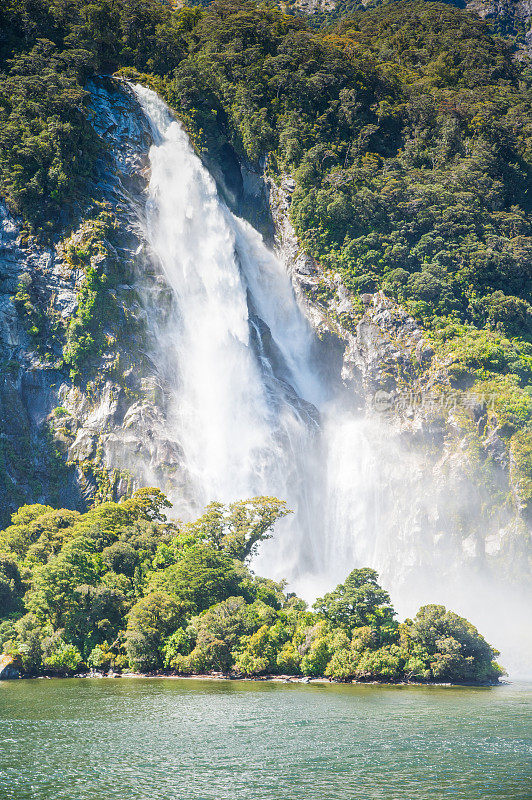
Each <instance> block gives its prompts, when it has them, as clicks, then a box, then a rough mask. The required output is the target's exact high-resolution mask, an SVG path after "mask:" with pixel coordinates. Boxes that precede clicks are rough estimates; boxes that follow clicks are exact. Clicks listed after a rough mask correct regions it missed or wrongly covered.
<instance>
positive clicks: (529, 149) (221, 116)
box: [0, 0, 532, 485]
mask: <svg viewBox="0 0 532 800" xmlns="http://www.w3.org/2000/svg"><path fill="white" fill-rule="evenodd" d="M353 9H354V10H355V13H354V15H353V16H352V17H351V18H349V19H343V20H341V21H340V22H337V23H335V24H334V25H331V26H330V27H328V28H324V29H319V30H315V29H311V28H309V27H308V26H307V23H306V22H305V21H304V20H303V19H300V18H297V17H294V16H293V15H290V14H288V13H284V12H283V11H281V10H279V9H277V8H274V7H266V6H263V5H260V6H258V5H256V4H254V3H252V2H235V0H216V2H214V3H212V4H210V5H209V6H208V7H205V8H202V7H198V6H195V7H192V8H187V7H184V8H177V7H175V6H173V5H172V4H169V3H163V2H159V0H139V1H138V2H132V0H93V2H90V3H89V2H86V0H20V2H14V0H10V2H8V3H7V4H4V5H3V7H2V9H1V10H0V27H1V28H2V31H3V35H2V38H1V39H0V123H1V124H0V189H1V191H2V193H3V195H4V196H5V198H6V200H7V202H8V204H9V206H10V208H11V209H12V211H14V212H15V213H18V214H19V215H21V216H22V218H23V219H24V220H25V222H26V225H27V226H28V228H29V229H31V230H33V231H37V232H38V231H40V232H41V233H44V234H51V233H53V232H54V231H56V232H57V231H59V230H62V231H63V232H64V231H65V226H66V229H67V230H68V225H70V224H71V223H72V222H73V220H74V219H75V218H76V216H78V217H79V215H80V214H81V213H82V211H83V206H84V197H83V193H84V191H85V189H86V186H87V181H88V180H89V179H90V177H91V175H92V174H93V170H94V164H95V159H96V156H97V153H98V152H99V150H101V148H102V147H105V143H103V142H101V141H98V139H97V137H96V135H95V133H94V131H93V129H92V127H91V126H90V122H89V119H88V117H89V114H88V111H87V94H86V92H85V91H84V89H83V86H84V83H85V81H86V79H87V78H88V77H90V76H91V75H93V74H95V73H102V72H104V73H110V72H113V71H115V70H122V72H123V74H128V70H129V74H132V75H137V76H138V75H139V74H142V75H143V76H144V79H145V80H146V81H148V82H151V83H152V85H154V86H156V87H157V89H158V90H159V91H160V92H161V93H162V94H164V96H165V98H166V99H167V101H168V102H169V103H170V104H171V105H172V106H173V108H174V109H175V110H176V113H177V114H178V115H179V116H180V117H181V118H182V119H183V121H184V123H185V125H186V126H187V129H188V130H189V132H190V134H191V136H192V138H193V141H194V142H195V144H196V147H197V148H198V149H200V150H203V151H204V152H208V154H209V155H210V157H211V158H212V159H214V160H216V161H218V162H219V163H220V162H223V161H224V159H226V158H227V157H228V154H229V153H231V151H235V152H236V153H237V154H238V155H239V156H240V157H241V158H245V159H248V160H249V161H250V162H252V163H254V164H257V165H258V164H259V162H260V163H262V161H261V160H262V159H263V158H265V157H266V158H267V169H268V170H269V172H270V174H271V175H272V176H273V177H274V178H275V177H277V176H278V175H279V174H281V173H287V172H289V173H291V174H292V175H293V176H294V178H295V181H296V187H295V191H294V193H293V195H292V202H291V217H292V221H293V223H294V225H295V228H296V231H297V234H298V236H299V239H300V241H301V242H302V244H303V246H304V247H305V248H306V249H307V250H308V251H309V252H310V253H311V254H312V255H313V256H314V257H316V258H317V259H318V261H319V262H320V264H321V265H322V267H323V269H324V270H325V272H327V271H331V272H339V273H340V274H341V276H342V278H343V282H344V284H345V285H346V286H347V287H348V289H349V290H350V291H351V293H352V295H353V297H355V298H356V297H357V296H358V295H359V294H360V293H364V292H370V291H374V290H376V289H379V288H383V289H384V290H385V291H386V292H387V293H388V294H389V295H391V296H393V297H395V298H396V299H397V300H398V301H399V302H400V303H401V304H402V305H404V306H405V307H406V308H407V310H408V311H409V312H410V313H412V314H413V315H414V316H415V317H416V318H417V319H418V320H420V321H421V322H422V323H423V324H424V326H425V327H426V329H427V330H428V332H429V335H430V336H431V338H432V343H433V347H434V349H435V351H436V355H437V359H436V361H435V364H436V365H437V367H438V368H439V367H440V366H441V365H443V366H444V367H445V368H450V375H451V378H452V381H453V382H454V385H455V386H457V387H459V388H470V387H472V386H473V387H474V388H475V390H477V391H478V393H479V394H480V395H481V396H483V397H485V396H486V395H489V396H490V397H491V398H492V401H493V402H492V403H491V409H492V419H493V425H494V427H495V428H498V430H499V431H500V433H501V435H502V436H503V438H505V439H506V440H507V442H508V450H509V451H510V449H511V447H512V445H511V442H510V439H511V437H512V435H514V434H515V433H516V431H520V433H519V436H520V439H519V441H520V442H521V439H522V437H523V436H525V437H528V440H530V436H531V433H530V431H531V425H532V400H531V394H530V385H531V382H532V273H531V271H530V263H531V262H532V229H531V222H530V198H529V192H528V188H527V187H528V185H529V182H530V178H531V165H532V113H531V99H532V94H531V88H530V84H529V82H528V77H527V76H528V72H527V68H526V65H524V67H523V66H522V65H520V64H519V63H518V62H516V61H515V59H514V58H513V54H512V49H511V46H510V44H508V43H507V42H505V41H504V40H502V39H500V38H497V37H495V36H493V35H491V33H490V28H489V27H488V25H487V24H486V23H484V22H482V21H480V20H479V19H478V18H477V17H475V16H474V15H472V14H469V13H466V12H464V11H461V10H459V9H458V8H455V7H453V6H450V5H444V4H440V3H426V2H421V1H419V2H407V0H402V1H401V2H397V3H390V4H384V5H382V6H379V7H377V8H369V9H367V10H365V11H362V10H361V9H360V8H359V9H358V10H356V9H355V7H353ZM30 277H31V276H30ZM98 280H99V279H98V276H96V275H93V274H92V273H90V272H87V280H86V284H85V288H84V294H83V296H82V298H81V300H82V303H81V305H80V312H79V314H78V317H77V318H76V320H73V322H72V326H71V329H70V330H69V336H68V345H67V348H66V351H65V356H66V358H65V363H66V364H67V366H68V367H69V369H70V370H71V371H72V374H73V375H74V376H76V375H78V374H79V365H80V362H81V361H82V360H83V358H84V357H85V355H86V354H87V353H88V352H89V351H91V350H94V349H96V350H97V349H98V343H97V341H96V339H97V337H98V331H99V326H100V323H99V320H98V319H97V317H98V315H99V314H102V309H103V308H104V307H105V303H101V302H93V300H94V298H96V297H97V298H98V299H99V300H100V299H101V298H103V294H104V291H102V289H104V287H102V286H101V285H100V284H99V283H98ZM96 284H97V285H96ZM18 302H19V305H20V307H21V308H22V309H23V312H24V314H25V315H26V317H27V322H28V329H29V330H30V331H32V332H33V333H34V334H38V333H39V330H40V326H42V324H43V319H42V317H43V313H44V312H43V310H42V309H38V308H37V307H36V306H35V303H34V302H33V301H32V294H31V283H28V280H27V279H26V282H25V283H24V284H23V285H21V287H20V292H19V295H18ZM89 317H90V321H89ZM354 321H356V320H354ZM89 328H92V329H93V330H89ZM78 333H79V336H78ZM95 337H96V338H95ZM523 431H524V433H522V432H523ZM516 448H517V450H519V452H522V449H523V446H522V445H521V444H519V446H518V445H517V444H516V445H515V447H514V449H516ZM516 463H517V462H516ZM521 472H522V470H521ZM525 473H526V469H525ZM523 475H524V473H523ZM525 477H526V475H525ZM525 477H523V476H521V473H520V476H519V481H521V484H523V485H524V483H523V481H524V480H525ZM525 482H526V481H525Z"/></svg>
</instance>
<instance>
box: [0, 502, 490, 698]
mask: <svg viewBox="0 0 532 800" xmlns="http://www.w3.org/2000/svg"><path fill="white" fill-rule="evenodd" d="M169 506H170V504H169V502H168V501H167V499H166V498H165V497H164V495H163V494H162V493H161V492H160V491H159V490H158V489H142V490H140V491H138V492H136V493H135V494H134V495H133V497H132V498H130V499H128V500H125V501H123V502H121V503H103V504H101V505H100V506H98V507H97V508H95V509H93V510H92V511H89V512H88V513H86V514H79V513H78V512H76V511H69V510H66V509H59V510H56V509H53V508H52V507H50V506H45V505H31V506H23V507H22V508H20V509H19V511H18V512H17V513H16V514H14V515H13V517H12V524H11V525H10V526H9V527H7V528H6V529H5V530H3V531H1V532H0V645H3V650H4V652H5V653H6V654H10V655H11V656H12V657H13V659H14V663H15V664H16V665H18V667H19V668H20V670H21V672H22V673H23V674H25V675H39V674H42V673H46V674H59V675H68V674H72V673H74V672H76V671H79V670H80V669H84V668H86V667H90V668H94V669H99V670H108V669H113V670H117V671H121V670H127V669H133V670H137V671H143V672H147V671H157V670H169V671H172V672H177V673H179V674H191V673H204V672H208V671H212V670H215V671H222V672H229V671H231V672H233V673H235V674H239V675H247V676H249V675H265V674H291V675H308V676H328V677H330V678H333V679H337V680H351V679H357V680H383V681H401V680H411V681H451V682H477V683H478V682H480V683H484V682H489V681H496V680H497V679H498V677H499V676H500V675H501V669H500V667H498V666H497V664H496V663H495V662H494V658H496V656H497V655H498V653H497V652H496V651H495V650H494V649H493V648H491V647H490V646H489V645H488V644H487V643H486V641H485V640H484V639H483V637H482V636H481V635H480V634H479V633H478V631H477V630H476V628H474V627H473V625H471V624H470V623H469V622H467V620H465V619H462V618H461V617H459V616H457V615H456V614H453V613H452V612H450V611H447V610H446V609H445V608H443V606H437V605H428V606H424V607H423V608H421V609H420V610H419V612H418V614H417V615H416V617H415V619H414V620H406V621H405V622H404V623H398V622H397V621H396V619H395V616H396V614H395V611H394V610H393V607H392V606H391V603H390V598H389V596H388V594H387V592H386V591H384V589H382V588H381V587H380V586H379V584H378V582H377V577H378V576H377V573H376V572H375V571H374V570H372V569H367V568H365V569H354V570H353V571H352V572H351V573H350V574H349V575H348V577H347V578H346V580H345V582H344V583H343V584H341V585H339V586H337V587H336V589H335V590H334V591H331V592H329V593H327V594H326V595H325V596H324V597H322V598H319V599H318V600H316V602H315V604H314V607H313V610H309V609H308V608H307V606H306V603H304V602H303V600H300V599H299V598H297V597H296V596H295V595H293V594H287V593H286V592H285V590H284V585H283V584H282V583H275V582H274V581H272V580H268V579H265V578H260V577H258V576H256V575H255V574H254V573H253V572H252V571H251V570H250V567H249V560H250V558H251V557H252V556H253V554H254V553H255V551H256V549H257V547H258V546H259V544H260V542H262V541H264V540H265V539H268V538H269V537H270V536H271V531H272V528H273V525H274V524H275V522H276V521H277V520H279V519H281V518H282V517H284V516H285V515H286V514H288V513H289V512H288V510H287V509H286V507H285V504H284V503H283V502H281V501H279V500H276V499H275V498H272V497H258V498H253V499H251V500H248V501H242V502H237V503H232V504H231V505H228V506H224V505H222V504H220V503H211V504H210V505H209V506H208V507H207V508H206V510H205V512H204V514H203V515H202V516H201V517H200V518H199V519H198V520H196V521H195V522H192V523H186V524H185V523H180V522H169V521H167V520H166V518H165V510H166V509H167V508H168V507H169Z"/></svg>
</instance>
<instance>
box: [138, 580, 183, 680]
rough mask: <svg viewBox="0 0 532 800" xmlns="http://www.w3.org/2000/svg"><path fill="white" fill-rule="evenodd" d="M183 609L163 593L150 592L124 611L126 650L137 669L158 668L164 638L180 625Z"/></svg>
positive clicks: (162, 655) (162, 659)
mask: <svg viewBox="0 0 532 800" xmlns="http://www.w3.org/2000/svg"><path fill="white" fill-rule="evenodd" d="M182 621H183V608H182V606H181V605H180V604H179V603H178V602H177V601H176V599H175V598H174V597H172V596H171V595H169V594H168V593H167V592H162V591H156V592H151V594H148V595H147V596H146V597H143V598H142V599H141V600H139V601H138V603H136V604H135V605H134V606H133V608H132V609H131V611H130V612H129V614H128V622H127V629H126V651H127V655H128V658H129V663H130V664H131V666H132V668H133V669H135V670H137V671H150V670H154V669H160V668H161V667H162V666H163V663H164V643H165V639H167V638H168V637H169V636H171V634H172V633H174V631H176V630H177V628H178V627H180V625H181V623H182Z"/></svg>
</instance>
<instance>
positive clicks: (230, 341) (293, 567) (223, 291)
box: [132, 85, 531, 674]
mask: <svg viewBox="0 0 532 800" xmlns="http://www.w3.org/2000/svg"><path fill="white" fill-rule="evenodd" d="M132 90H133V92H134V95H135V97H136V99H137V101H138V103H139V104H140V107H141V110H142V112H143V114H144V115H145V117H146V119H147V120H148V122H149V125H150V128H151V131H152V140H153V145H152V147H151V148H150V152H149V161H150V180H149V186H148V198H147V202H146V208H145V212H144V214H143V217H142V221H141V224H142V225H143V227H144V236H145V239H146V241H147V242H148V245H149V248H150V251H151V253H152V258H153V260H154V262H156V263H157V265H158V268H159V270H160V272H161V273H162V274H163V275H164V277H165V279H166V283H167V285H168V287H169V289H170V290H171V292H170V294H171V302H170V304H169V309H168V313H167V315H166V317H165V318H164V321H163V322H162V323H160V327H159V329H158V330H157V332H156V334H157V339H158V342H159V348H158V353H156V354H154V359H155V360H157V361H158V363H159V368H160V369H161V371H162V372H163V373H164V375H165V379H166V385H167V386H168V387H169V392H168V394H169V400H168V404H169V411H168V420H167V422H168V427H169V429H170V431H171V437H172V438H173V439H174V440H175V441H177V442H178V443H179V447H180V448H181V451H182V453H183V464H182V472H183V473H184V474H185V483H186V485H187V491H186V492H183V491H181V490H180V491H179V492H174V493H172V491H171V490H170V496H171V499H172V501H173V502H174V504H175V513H176V514H177V515H179V516H181V517H185V518H186V517H187V516H188V517H191V516H193V515H194V514H197V513H198V512H199V511H200V510H201V509H202V507H203V506H204V505H205V504H206V503H207V502H210V501H211V500H219V501H222V502H230V501H233V500H238V499H244V498H247V497H251V496H254V495H274V496H277V497H280V498H282V499H284V500H286V501H287V503H288V507H289V508H291V509H292V510H293V511H294V514H293V515H292V516H291V517H289V518H287V519H286V520H283V521H282V522H281V523H280V524H279V525H278V526H277V529H276V537H275V540H273V541H272V542H269V543H266V544H265V545H263V547H262V551H261V555H260V556H259V559H258V560H257V561H256V562H255V567H256V569H257V571H259V572H261V573H263V574H267V575H268V576H270V577H273V578H277V579H281V578H286V579H288V581H289V586H290V588H291V589H294V590H296V591H298V592H299V593H301V594H303V596H304V597H305V598H306V599H307V600H313V599H314V598H315V597H316V596H317V595H318V594H322V593H323V592H325V591H328V590H330V589H331V588H332V587H333V586H334V585H335V584H336V583H338V582H340V581H342V580H343V579H344V578H345V577H346V575H347V573H348V572H349V571H350V570H351V569H353V568H354V567H361V566H370V567H373V568H375V569H377V570H378V571H379V573H380V577H381V582H382V583H383V585H384V586H385V588H386V589H388V590H389V592H390V593H391V595H392V599H393V601H394V604H395V606H396V608H397V609H398V611H399V613H400V614H401V615H406V614H414V613H415V611H416V609H417V608H418V607H419V606H420V605H421V604H423V603H428V602H441V603H444V604H446V605H448V606H449V607H451V608H453V610H455V611H458V612H459V613H462V614H464V615H465V616H468V617H470V618H471V619H472V621H473V622H474V623H475V624H476V625H478V627H479V628H480V629H481V630H482V632H483V633H485V634H486V635H487V637H488V639H489V640H490V641H491V643H492V644H494V645H496V646H499V647H500V649H502V650H503V663H504V664H505V665H506V666H507V667H510V668H511V669H512V671H516V670H517V673H518V674H528V673H527V670H528V671H529V670H530V661H529V654H530V649H531V644H530V642H529V643H526V644H525V642H524V637H523V631H524V630H526V628H527V626H526V624H524V620H523V615H524V616H525V617H526V613H527V612H526V605H525V604H524V603H523V600H522V598H521V597H519V596H516V597H515V598H514V597H513V596H512V594H511V591H510V588H509V586H508V584H507V583H506V584H502V583H501V584H500V585H499V586H496V585H494V584H493V579H491V583H490V584H488V579H487V577H486V573H485V572H484V569H485V563H486V558H485V556H484V557H483V556H482V555H479V557H478V558H470V553H469V552H466V550H465V549H464V547H465V545H464V543H463V536H462V534H461V532H460V529H459V528H457V527H456V520H457V519H460V518H464V517H469V518H474V517H475V515H476V514H477V513H478V509H477V508H475V507H473V505H472V504H471V500H470V498H469V497H467V496H465V497H461V496H460V493H459V492H457V491H456V490H455V489H452V488H451V487H449V490H448V492H447V497H444V498H443V501H444V502H443V503H441V505H442V506H444V507H448V508H449V509H450V512H449V515H448V517H449V519H448V520H447V521H445V520H441V519H439V518H437V519H436V521H434V519H433V517H434V502H433V501H434V497H435V496H436V495H437V494H438V493H439V495H440V497H441V494H442V488H441V486H440V487H435V486H433V485H431V483H430V478H427V477H426V476H425V475H424V470H423V463H422V461H421V460H420V459H419V458H418V457H417V456H416V454H415V453H413V452H412V451H408V450H406V449H404V448H403V447H401V445H400V443H399V442H398V437H397V436H396V435H395V436H394V435H393V434H392V432H391V431H390V430H389V429H388V428H387V427H386V426H385V425H383V424H382V423H380V422H379V421H376V420H368V419H364V418H363V417H361V416H360V414H359V413H357V411H356V407H355V405H356V404H355V397H354V395H351V397H350V398H349V397H348V398H347V399H346V396H345V393H342V391H341V390H340V384H341V379H340V378H341V376H340V375H338V376H337V378H336V380H334V379H332V380H331V378H330V376H329V377H324V375H325V374H326V370H325V369H322V367H323V366H324V357H323V350H322V348H321V347H320V342H319V340H318V337H317V336H316V334H315V332H314V330H313V329H312V327H311V325H310V324H309V322H308V320H307V318H306V317H305V315H304V313H303V310H302V309H301V308H300V306H299V304H298V301H297V300H296V297H295V294H294V290H293V287H292V284H291V281H290V278H289V275H288V269H289V265H288V264H283V263H282V261H281V260H280V259H278V258H277V257H276V256H275V254H274V253H272V252H271V251H270V250H269V249H268V248H267V247H266V246H265V244H264V242H263V240H262V237H261V236H260V235H259V233H258V232H257V231H256V230H254V229H253V228H252V227H251V225H249V224H248V223H247V222H245V221H244V220H242V219H239V218H238V217H237V216H235V215H234V214H233V213H232V212H231V211H230V210H229V209H228V208H227V206H226V205H225V204H224V202H223V201H222V200H221V199H220V197H219V195H218V192H217V189H216V185H215V182H214V180H213V178H212V177H211V175H210V174H209V173H208V171H207V170H206V169H205V167H204V166H203V164H202V163H201V161H200V159H199V158H198V157H197V155H196V154H195V153H194V151H193V149H192V147H191V145H190V143H189V141H188V137H187V135H186V133H185V131H184V130H183V128H182V127H181V125H180V124H179V123H178V122H177V121H176V120H175V119H174V117H173V116H172V114H171V112H170V111H169V109H168V108H167V106H166V105H165V104H164V102H163V101H162V100H161V99H160V98H159V97H158V96H157V95H156V94H155V92H153V91H151V90H150V89H147V88H145V87H142V86H140V85H136V86H134V87H132ZM163 488H167V487H163ZM444 492H445V490H444ZM466 495H467V492H466ZM480 527H482V526H480ZM480 535H481V532H480V533H479V534H477V535H476V536H477V539H476V541H475V542H474V543H473V544H472V543H471V542H469V543H468V547H469V548H471V547H473V548H477V547H479V543H478V539H479V537H480ZM473 538H474V537H473ZM510 621H515V629H512V627H511V625H510Z"/></svg>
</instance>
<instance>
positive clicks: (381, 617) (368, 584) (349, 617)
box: [314, 567, 395, 628]
mask: <svg viewBox="0 0 532 800" xmlns="http://www.w3.org/2000/svg"><path fill="white" fill-rule="evenodd" d="M377 578H378V575H377V573H376V572H375V570H373V569H369V568H368V567H364V568H363V569H354V570H353V571H352V572H351V573H350V574H349V575H348V576H347V578H346V580H345V583H343V584H342V583H340V584H338V586H337V587H336V589H335V590H334V591H333V592H328V593H327V594H326V595H325V596H324V597H319V598H318V599H317V600H316V602H315V603H314V608H315V609H316V611H317V612H318V614H321V615H322V616H324V617H325V618H326V619H328V620H330V621H331V623H332V624H333V625H335V626H341V625H344V626H346V627H348V628H355V627H360V626H364V625H370V626H377V627H381V626H385V625H392V624H393V618H394V616H395V611H394V610H393V608H392V607H391V605H390V597H389V595H388V592H386V591H384V589H382V588H381V587H380V586H379V584H378V583H377Z"/></svg>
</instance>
